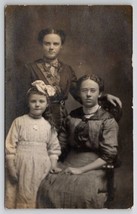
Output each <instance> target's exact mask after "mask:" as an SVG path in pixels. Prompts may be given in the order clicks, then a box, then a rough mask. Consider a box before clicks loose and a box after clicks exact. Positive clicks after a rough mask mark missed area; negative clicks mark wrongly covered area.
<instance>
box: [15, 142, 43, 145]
mask: <svg viewBox="0 0 137 214" xmlns="http://www.w3.org/2000/svg"><path fill="white" fill-rule="evenodd" d="M18 145H19V146H23V145H24V146H25V145H30V146H31V145H34V146H35V145H36V146H42V145H43V146H46V143H44V142H38V141H20V142H19V143H18Z"/></svg>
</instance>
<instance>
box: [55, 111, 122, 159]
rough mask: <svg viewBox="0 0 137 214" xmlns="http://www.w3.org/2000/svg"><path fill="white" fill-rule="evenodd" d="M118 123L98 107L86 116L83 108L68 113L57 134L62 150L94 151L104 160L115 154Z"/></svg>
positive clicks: (113, 156)
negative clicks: (92, 113)
mask: <svg viewBox="0 0 137 214" xmlns="http://www.w3.org/2000/svg"><path fill="white" fill-rule="evenodd" d="M117 135H118V125H117V122H116V121H115V119H114V118H113V116H112V115H111V114H109V113H108V112H106V111H105V110H103V109H102V108H100V109H99V110H98V111H97V112H96V113H95V114H94V115H93V116H91V117H90V118H86V117H85V115H84V113H83V109H82V108H79V109H76V110H74V111H72V112H71V113H70V115H69V116H68V117H67V119H66V121H65V123H64V126H63V127H62V130H61V132H60V135H59V139H60V143H61V145H62V150H65V149H66V148H67V150H68V149H73V150H75V151H77V152H81V151H94V152H96V153H97V154H99V155H100V157H101V158H102V159H104V160H106V161H112V160H113V159H114V158H115V156H116V154H117V146H118V142H117Z"/></svg>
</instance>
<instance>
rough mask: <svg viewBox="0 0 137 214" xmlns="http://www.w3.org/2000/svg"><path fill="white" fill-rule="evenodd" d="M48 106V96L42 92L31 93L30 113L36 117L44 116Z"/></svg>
mask: <svg viewBox="0 0 137 214" xmlns="http://www.w3.org/2000/svg"><path fill="white" fill-rule="evenodd" d="M47 106H48V102H47V98H46V96H44V95H40V94H31V95H30V97H29V109H30V111H29V113H30V114H31V115H32V116H34V117H39V116H42V114H43V112H44V111H45V110H46V107H47Z"/></svg>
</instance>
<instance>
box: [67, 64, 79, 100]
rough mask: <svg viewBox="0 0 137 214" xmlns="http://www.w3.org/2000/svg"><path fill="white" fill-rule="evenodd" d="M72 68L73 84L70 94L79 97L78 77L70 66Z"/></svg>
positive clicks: (75, 97)
mask: <svg viewBox="0 0 137 214" xmlns="http://www.w3.org/2000/svg"><path fill="white" fill-rule="evenodd" d="M70 70H71V85H70V90H69V92H70V94H71V95H72V97H73V98H74V99H76V100H77V99H78V95H77V94H78V93H77V77H76V75H75V72H74V71H73V69H72V68H71V67H70Z"/></svg>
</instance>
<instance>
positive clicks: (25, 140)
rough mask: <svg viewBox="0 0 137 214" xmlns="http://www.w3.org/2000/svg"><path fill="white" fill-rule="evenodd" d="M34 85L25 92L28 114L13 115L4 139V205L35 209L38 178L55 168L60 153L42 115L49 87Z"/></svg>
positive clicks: (52, 132) (57, 143)
mask: <svg viewBox="0 0 137 214" xmlns="http://www.w3.org/2000/svg"><path fill="white" fill-rule="evenodd" d="M38 84H39V82H38V83H37V84H34V85H35V86H33V87H32V88H31V89H29V91H28V93H27V97H28V106H29V113H28V114H25V115H23V116H21V117H18V118H16V119H15V120H14V121H13V123H12V125H11V128H10V130H9V133H8V135H7V138H6V163H7V172H8V173H7V175H6V176H7V179H6V181H7V182H6V207H7V208H35V202H36V194H37V190H38V187H39V184H40V182H41V180H42V179H43V178H44V177H45V176H46V175H47V174H48V172H49V171H51V172H53V171H54V172H56V173H57V172H58V171H59V170H60V169H59V168H57V167H56V163H57V160H58V156H59V155H60V153H61V151H60V145H59V142H58V139H57V133H56V131H55V128H54V127H53V125H52V124H50V123H49V122H48V121H46V120H45V119H44V118H43V117H42V114H43V113H44V111H45V110H46V108H47V106H48V104H49V103H48V101H49V96H50V95H54V90H53V88H52V87H51V86H46V87H45V90H43V91H42V90H39V86H38Z"/></svg>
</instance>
